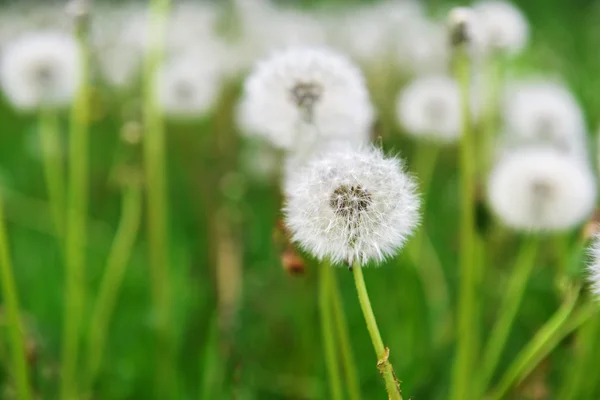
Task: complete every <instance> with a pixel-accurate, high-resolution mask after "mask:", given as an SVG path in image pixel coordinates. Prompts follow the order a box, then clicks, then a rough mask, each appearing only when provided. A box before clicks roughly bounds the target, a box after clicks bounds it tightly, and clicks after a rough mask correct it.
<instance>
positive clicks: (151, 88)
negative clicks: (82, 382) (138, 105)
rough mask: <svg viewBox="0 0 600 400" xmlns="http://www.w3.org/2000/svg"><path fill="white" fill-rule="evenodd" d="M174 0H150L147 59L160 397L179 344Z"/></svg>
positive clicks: (147, 160) (147, 154) (168, 391)
mask: <svg viewBox="0 0 600 400" xmlns="http://www.w3.org/2000/svg"><path fill="white" fill-rule="evenodd" d="M169 8H170V0H152V1H151V3H150V13H149V19H150V21H149V25H148V38H149V43H148V47H147V50H146V58H145V62H144V74H143V76H144V87H143V88H144V99H143V116H144V124H145V127H146V131H145V132H144V133H145V135H144V164H145V172H146V184H147V196H148V202H147V203H148V242H149V260H150V275H151V282H152V300H153V306H154V311H155V313H156V336H157V360H156V385H157V396H158V397H159V398H169V397H171V396H172V395H173V393H172V391H173V389H174V388H173V387H172V385H173V384H174V383H175V382H174V379H175V375H174V366H173V364H174V357H175V355H174V351H175V349H174V347H173V344H172V343H171V340H170V338H169V326H170V323H171V293H170V291H171V285H170V276H169V275H170V274H169V250H168V222H167V221H168V217H167V176H166V155H165V132H164V123H163V117H162V113H161V110H160V107H159V106H158V103H157V94H156V87H155V81H156V75H157V73H158V68H159V67H160V64H161V63H162V59H163V55H164V47H165V46H164V42H165V36H166V24H167V18H168V14H169Z"/></svg>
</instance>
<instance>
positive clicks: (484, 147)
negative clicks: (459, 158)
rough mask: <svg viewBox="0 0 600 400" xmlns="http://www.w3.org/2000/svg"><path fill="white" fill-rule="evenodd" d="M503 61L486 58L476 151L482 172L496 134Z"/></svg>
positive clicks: (495, 58) (488, 160)
mask: <svg viewBox="0 0 600 400" xmlns="http://www.w3.org/2000/svg"><path fill="white" fill-rule="evenodd" d="M503 71H504V62H503V60H502V58H501V57H500V56H499V55H495V56H491V57H490V58H489V59H488V60H486V82H487V87H486V89H487V90H486V98H485V109H484V111H483V120H482V123H483V128H482V134H481V143H480V148H479V151H478V155H479V163H478V164H479V168H480V171H481V172H482V173H484V174H485V173H487V171H488V170H489V167H490V164H489V163H490V160H491V159H492V157H491V152H492V145H493V139H494V135H495V134H496V129H497V122H498V110H499V109H500V104H499V101H500V88H501V87H502V82H503Z"/></svg>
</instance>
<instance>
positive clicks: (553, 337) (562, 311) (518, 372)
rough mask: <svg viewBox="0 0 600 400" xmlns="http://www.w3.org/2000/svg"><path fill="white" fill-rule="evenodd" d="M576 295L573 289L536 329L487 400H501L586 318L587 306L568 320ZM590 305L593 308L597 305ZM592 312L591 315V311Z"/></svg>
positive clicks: (588, 314) (587, 314)
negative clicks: (549, 316) (537, 329)
mask: <svg viewBox="0 0 600 400" xmlns="http://www.w3.org/2000/svg"><path fill="white" fill-rule="evenodd" d="M578 295H579V288H577V290H576V291H575V294H571V295H570V296H568V298H567V300H565V302H564V303H563V304H562V305H561V307H560V308H559V309H558V311H557V312H556V313H555V314H554V315H553V316H552V318H550V319H549V320H548V322H546V324H544V326H542V327H541V328H540V330H539V331H538V332H537V333H536V335H535V336H534V337H533V339H531V341H530V342H529V343H528V344H527V345H526V346H525V347H524V348H523V350H521V352H520V353H519V354H518V355H517V357H516V358H515V361H514V362H513V363H512V364H511V366H510V367H509V368H508V369H507V371H506V372H505V374H504V376H503V377H502V378H501V379H500V383H499V384H498V386H496V388H495V390H493V392H492V395H491V396H490V397H489V400H500V399H502V398H503V397H504V396H505V395H506V394H507V393H508V391H509V389H510V388H512V387H513V386H514V385H516V384H518V383H520V382H522V381H523V379H525V378H526V377H527V376H528V375H529V373H530V372H531V371H532V370H533V369H534V368H535V367H536V366H537V365H538V364H539V363H540V362H541V361H542V360H543V358H544V357H545V356H546V355H547V354H548V353H550V351H552V350H553V349H554V348H555V347H556V345H557V344H558V343H559V342H560V340H562V339H563V338H564V337H565V336H566V335H567V334H569V333H570V332H572V331H573V330H574V329H576V328H577V327H578V326H579V325H581V324H582V323H583V322H585V320H587V318H589V316H590V310H589V307H585V308H583V309H582V310H581V312H580V313H578V314H577V315H576V316H575V317H574V318H573V319H572V320H569V316H570V315H571V312H572V311H573V308H574V307H575V304H576V303H577V299H578ZM594 306H595V307H597V305H594ZM593 311H594V312H595V309H594V310H593ZM592 315H593V314H592Z"/></svg>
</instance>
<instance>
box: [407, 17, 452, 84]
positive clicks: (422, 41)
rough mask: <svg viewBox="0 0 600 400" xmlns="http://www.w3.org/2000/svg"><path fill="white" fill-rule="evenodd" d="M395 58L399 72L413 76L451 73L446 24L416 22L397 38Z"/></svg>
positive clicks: (427, 21) (424, 21)
mask: <svg viewBox="0 0 600 400" xmlns="http://www.w3.org/2000/svg"><path fill="white" fill-rule="evenodd" d="M396 39H397V40H396V46H395V54H396V60H397V62H398V65H399V66H400V68H401V69H402V70H403V71H405V72H407V73H410V74H413V75H421V74H432V73H443V72H445V71H447V70H448V64H449V60H450V51H449V50H450V49H449V46H448V33H447V29H446V27H445V26H444V25H443V24H440V23H437V22H434V21H431V20H428V19H425V18H417V19H415V20H413V21H411V22H410V23H409V24H407V26H406V31H405V32H404V34H403V35H402V36H400V37H399V38H396Z"/></svg>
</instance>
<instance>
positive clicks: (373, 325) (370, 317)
mask: <svg viewBox="0 0 600 400" xmlns="http://www.w3.org/2000/svg"><path fill="white" fill-rule="evenodd" d="M352 272H353V274H354V283H355V284H356V291H357V293H358V300H359V302H360V307H361V308H362V312H363V315H364V317H365V322H366V323H367V329H368V331H369V335H370V336H371V341H372V342H373V347H374V348H375V354H376V355H377V360H378V361H377V369H379V372H380V373H381V375H383V379H384V380H385V387H386V390H387V393H388V396H389V399H390V400H402V395H401V394H400V385H399V384H398V381H397V380H396V375H395V373H394V368H393V367H392V364H391V363H390V362H389V356H390V350H389V349H388V348H387V347H385V346H384V345H383V340H382V339H381V334H380V333H379V328H378V327H377V320H376V319H375V314H373V308H372V307H371V301H370V300H369V294H368V292H367V287H366V285H365V279H364V277H363V273H362V267H361V266H360V265H359V264H358V263H357V262H355V263H354V265H353V266H352Z"/></svg>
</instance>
